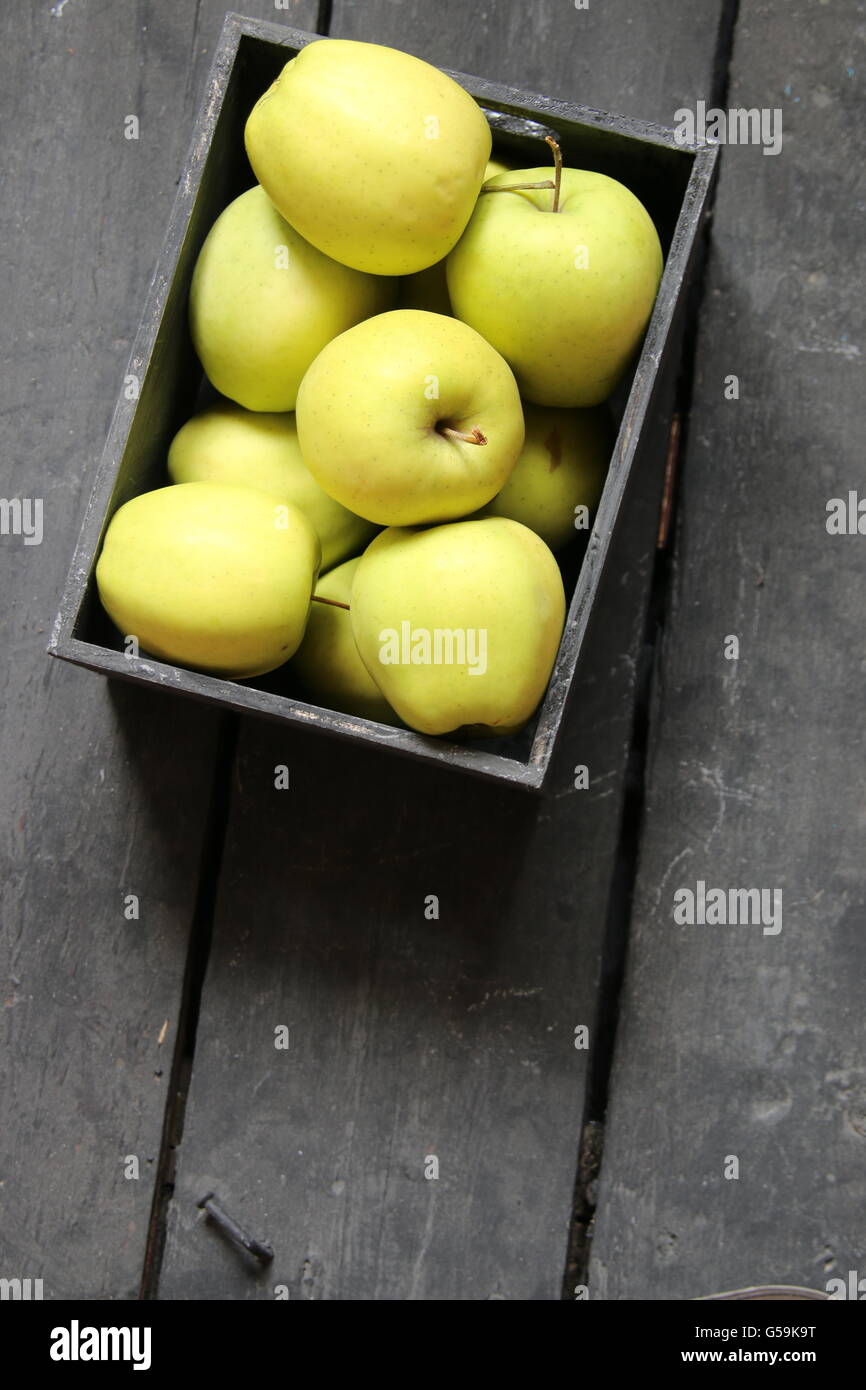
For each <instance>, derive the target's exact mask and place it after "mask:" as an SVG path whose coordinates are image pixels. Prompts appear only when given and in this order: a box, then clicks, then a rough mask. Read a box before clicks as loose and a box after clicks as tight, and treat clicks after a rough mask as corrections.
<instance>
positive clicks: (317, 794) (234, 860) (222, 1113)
mask: <svg viewBox="0 0 866 1390" xmlns="http://www.w3.org/2000/svg"><path fill="white" fill-rule="evenodd" d="M662 8H663V9H665V11H666V12H668V13H671V14H673V12H674V11H678V12H679V13H681V14H683V15H685V14H686V11H687V8H688V7H687V6H685V5H682V6H679V7H677V6H671V5H668V6H664V7H662ZM712 8H713V11H714V13H715V14H716V16H718V13H719V8H718V7H712ZM554 11H556V13H557V14H559V15H560V16H561V15H562V13H563V7H561V6H558V5H557V6H553V5H548V6H538V5H535V6H530V7H529V8H528V9H527V7H525V6H523V5H517V4H508V5H505V4H502V5H497V6H496V13H495V15H494V14H493V11H492V7H491V8H490V9H489V10H487V11H484V12H483V15H484V17H483V18H482V16H481V12H479V11H478V9H477V7H473V8H472V11H471V15H472V24H473V29H472V43H474V44H475V45H476V47H475V48H474V49H468V48H467V42H464V38H465V36H466V35H468V34H469V29H468V27H467V24H468V20H467V16H468V15H469V14H470V11H469V10H468V9H467V7H466V6H464V5H462V4H458V3H449V4H440V5H437V6H435V7H433V6H428V5H425V4H421V3H417V4H411V5H410V4H403V5H400V6H393V5H389V4H384V3H381V4H372V3H371V4H367V5H364V6H363V7H357V8H355V7H349V6H344V5H337V6H335V8H334V23H333V26H332V32H334V33H345V34H350V35H353V36H355V37H363V38H367V39H373V40H379V41H383V42H393V43H396V44H398V45H400V46H403V47H408V48H412V49H413V50H414V51H416V52H420V53H422V54H423V55H424V56H427V57H431V58H432V59H433V60H434V61H436V60H438V61H440V62H442V63H444V64H446V65H449V66H452V67H464V68H467V69H470V70H471V69H472V68H475V69H476V70H477V71H479V72H480V73H481V74H482V75H490V76H493V77H497V78H500V79H502V80H503V81H506V82H510V83H514V84H515V85H523V86H526V85H532V82H533V81H534V82H537V83H539V84H540V85H541V86H542V87H543V89H544V90H550V91H551V92H553V93H555V94H558V95H561V96H563V97H566V98H568V97H575V96H579V95H580V93H579V92H578V91H577V90H576V83H575V80H574V77H573V71H574V64H575V62H576V61H577V56H576V55H577V54H578V52H579V53H580V59H579V61H580V62H581V63H583V64H585V66H586V70H587V71H589V70H591V69H592V67H593V66H594V65H595V66H598V67H601V66H602V64H605V65H607V58H606V56H605V54H606V45H607V44H608V43H609V42H611V41H612V35H613V28H610V27H608V26H607V24H606V23H601V24H599V23H596V24H595V31H594V32H595V34H596V39H595V40H594V43H595V48H594V50H593V51H591V50H590V49H588V48H586V47H585V45H584V44H583V43H582V42H579V41H578V39H577V37H576V36H575V35H576V33H577V31H574V33H573V35H572V38H571V39H570V40H569V42H568V43H567V44H566V43H564V42H563V43H561V44H559V45H553V46H552V47H551V46H550V44H549V43H548V42H547V35H549V33H550V31H551V24H552V22H553V21H552V18H551V17H552V16H553V14H554ZM566 17H567V19H568V20H569V21H570V20H571V16H566ZM542 19H543V20H544V23H543V24H542V23H541V20H542ZM615 20H616V16H615V15H614V18H613V19H612V20H611V25H613V24H614V23H615ZM548 21H549V22H548ZM518 23H519V24H520V25H521V26H522V27H521V28H520V34H521V42H520V45H516V44H515V43H514V42H513V34H514V31H515V26H516V25H518ZM696 43H697V44H698V45H699V49H700V51H699V52H695V53H692V55H691V61H690V64H688V65H686V66H685V68H684V71H683V75H682V79H681V81H682V85H677V83H674V82H671V81H670V80H669V78H668V77H664V78H663V75H662V73H661V71H660V70H659V68H658V67H657V66H655V67H653V66H652V65H647V64H644V65H643V67H642V80H643V87H642V90H641V92H640V93H636V94H635V101H636V104H635V105H634V106H633V108H632V109H633V111H634V112H635V113H636V114H641V115H651V114H658V113H659V109H660V108H661V107H662V106H663V103H664V102H665V101H666V100H668V98H675V99H676V101H677V103H679V101H680V99H681V97H682V98H683V99H684V98H685V95H686V92H687V91H688V90H689V84H690V83H691V81H692V75H691V74H693V73H700V74H702V75H703V80H704V81H705V82H707V83H708V82H709V79H710V73H711V70H712V64H713V55H714V44H715V26H714V25H712V24H710V25H704V26H702V29H701V33H700V35H699V36H696ZM542 50H543V51H542ZM593 55H594V56H593ZM605 71H606V74H607V79H608V86H607V92H608V96H609V104H610V105H611V106H612V107H614V108H616V107H617V105H618V103H619V96H620V84H619V77H618V74H617V72H616V70H615V67H613V66H606V68H605ZM539 74H543V80H542V78H541V77H540V76H539ZM663 81H664V83H665V86H664V89H663V87H662V82H663ZM661 435H662V432H661V430H660V437H659V439H658V441H657V447H656V450H655V454H654V460H650V459H648V460H647V468H646V472H645V474H644V476H643V480H642V485H641V486H640V487H637V488H635V490H634V491H633V493H632V494H631V495H630V497H629V499H628V502H627V515H626V517H625V520H624V524H623V527H622V530H621V532H620V534H619V537H618V540H617V550H616V553H615V555H614V557H613V563H612V564H611V566H610V572H609V574H608V577H607V580H606V582H605V591H604V594H603V597H602V600H601V605H600V607H601V611H602V613H603V620H602V621H600V622H599V623H597V624H596V625H595V627H594V628H593V630H592V633H591V637H590V639H589V640H590V647H591V650H590V655H589V658H588V660H587V663H586V666H585V669H584V674H583V677H582V678H581V679H580V680H579V682H578V689H577V691H576V692H575V695H574V698H573V704H572V709H571V713H570V717H569V721H568V729H567V732H566V733H565V734H564V735H563V738H562V742H561V745H560V746H559V748H558V750H557V754H556V763H555V766H554V769H553V771H552V774H551V779H550V790H549V792H548V793H547V794H546V795H545V796H544V797H543V798H542V800H541V801H540V803H539V804H537V805H534V806H533V805H530V804H527V799H526V798H525V797H524V796H522V795H521V794H520V793H513V792H509V791H502V790H499V789H496V788H491V787H489V786H486V785H484V784H482V783H474V782H472V783H470V782H463V781H459V780H457V779H456V778H455V776H454V775H453V774H451V773H448V772H442V771H439V770H437V769H435V768H430V767H422V766H420V765H418V766H413V767H407V766H403V765H402V763H400V762H398V761H397V760H386V759H380V758H379V757H377V756H376V755H375V753H371V752H369V751H367V750H363V749H359V748H354V747H348V746H347V747H328V746H325V745H324V744H323V743H320V742H317V743H313V742H312V741H310V740H307V739H305V738H304V737H303V736H301V735H299V734H298V733H296V732H290V731H281V730H277V729H274V728H272V727H269V726H265V725H259V724H254V723H250V722H245V723H244V725H243V729H242V737H241V749H240V756H239V762H238V767H237V780H236V785H235V787H234V799H233V811H232V817H231V820H230V824H229V831H228V836H227V842H226V860H225V867H224V876H223V882H222V884H221V893H220V898H219V902H218V908H217V920H216V926H215V935H214V942H213V950H212V955H211V960H210V966H209V971H208V976H207V979H206V982H205V989H204V993H203V999H202V1013H201V1019H200V1025H199V1034H198V1041H197V1050H196V1059H195V1067H194V1071H193V1077H192V1085H191V1090H190V1095H189V1101H188V1106H187V1112H186V1124H185V1130H184V1136H183V1142H182V1145H181V1148H180V1154H179V1169H178V1184H177V1189H176V1193H175V1200H174V1202H173V1203H172V1207H171V1210H170V1213H169V1230H168V1240H167V1245H166V1258H165V1264H164V1267H163V1274H162V1280H161V1284H160V1296H161V1297H162V1298H219V1299H225V1298H233V1299H237V1298H260V1297H263V1298H269V1297H272V1296H273V1291H274V1288H275V1286H284V1287H285V1289H286V1290H288V1292H289V1294H290V1296H291V1297H292V1298H295V1297H300V1298H313V1299H315V1298H328V1299H331V1298H343V1299H345V1298H349V1299H396V1300H403V1299H432V1300H440V1299H487V1298H521V1299H542V1300H544V1299H556V1298H558V1297H559V1296H560V1288H561V1281H562V1273H563V1268H564V1264H565V1255H566V1244H567V1238H568V1232H569V1222H570V1211H571V1197H572V1189H573V1184H574V1176H575V1169H576V1164H577V1150H578V1143H579V1136H580V1129H581V1120H582V1113H583V1107H584V1098H585V1082H586V1075H587V1053H586V1052H585V1051H578V1050H576V1049H575V1047H574V1030H575V1028H576V1027H578V1026H579V1025H581V1024H587V1025H589V1026H590V1028H592V1027H593V1026H594V1019H595V1010H596V1003H597V991H598V981H599V969H600V954H601V945H602V940H603V936H604V927H605V917H606V911H607V903H608V893H609V887H610V879H611V874H612V871H613V862H614V854H615V848H616V843H617V838H618V829H619V820H620V811H621V802H622V792H623V780H624V771H625V767H626V762H627V751H628V746H629V740H630V735H631V722H632V706H633V699H634V686H635V672H636V667H637V661H638V655H639V652H640V646H641V640H642V634H643V623H644V614H645V605H646V597H647V585H648V576H649V573H650V570H651V566H652V560H653V555H654V546H655V538H656V532H657V526H658V505H659V495H660V487H661V466H662V463H663V460H664V438H663V437H661ZM653 462H654V466H653ZM578 763H587V764H588V765H589V768H590V787H589V790H588V791H585V792H580V791H575V790H574V787H573V781H574V774H573V769H574V767H575V765H576V764H578ZM278 764H286V765H287V766H288V767H289V769H290V776H291V787H290V789H289V790H288V791H284V792H279V791H276V790H275V789H274V769H275V767H276V766H277V765H278ZM431 895H435V896H436V897H438V900H439V918H438V920H429V919H428V918H426V917H425V902H426V900H427V899H428V898H429V897H430V896H431ZM280 1026H285V1027H287V1028H288V1030H289V1047H288V1049H287V1050H280V1049H278V1048H276V1047H275V1029H277V1028H278V1027H280ZM432 1158H436V1159H437V1160H438V1164H439V1176H438V1178H433V1177H429V1176H427V1174H429V1172H430V1171H432V1165H431V1164H430V1160H431V1159H432ZM208 1189H214V1190H216V1192H217V1195H218V1197H219V1198H220V1200H222V1201H224V1204H225V1206H226V1208H227V1209H228V1210H230V1211H231V1212H232V1213H233V1214H234V1215H236V1216H237V1218H238V1219H241V1220H243V1221H244V1222H245V1223H246V1224H247V1226H248V1227H249V1228H250V1229H253V1230H255V1232H256V1234H257V1235H259V1236H260V1237H261V1238H263V1239H267V1240H270V1241H271V1242H272V1243H273V1244H274V1246H275V1247H276V1252H277V1254H276V1259H275V1262H274V1265H273V1267H272V1268H271V1269H270V1270H268V1271H266V1272H265V1273H264V1274H261V1273H256V1272H255V1271H250V1270H249V1269H248V1268H247V1267H246V1266H245V1264H243V1263H242V1262H241V1260H239V1259H238V1257H237V1255H236V1253H235V1252H234V1251H233V1250H232V1249H230V1248H227V1247H226V1246H225V1244H224V1242H222V1241H221V1240H220V1239H219V1237H218V1236H217V1235H216V1233H214V1232H213V1231H212V1230H209V1229H207V1228H206V1227H205V1225H204V1224H203V1222H202V1220H201V1216H200V1213H198V1212H197V1210H196V1206H195V1203H196V1201H197V1200H198V1199H199V1198H200V1197H201V1196H202V1194H203V1192H204V1191H206V1190H208Z"/></svg>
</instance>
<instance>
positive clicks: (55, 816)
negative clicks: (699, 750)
mask: <svg viewBox="0 0 866 1390" xmlns="http://www.w3.org/2000/svg"><path fill="white" fill-rule="evenodd" d="M269 8H270V7H269ZM311 9H312V7H311ZM221 22H222V7H221V6H218V5H217V4H216V3H210V0H208V2H207V3H203V4H201V5H196V4H192V3H188V4H165V3H150V2H149V0H142V2H141V3H139V4H137V5H135V6H131V5H130V6H126V5H118V4H115V3H107V2H106V0H91V3H88V4H78V3H75V0H65V2H64V3H57V4H53V5H52V4H49V3H45V4H39V5H35V4H28V5H17V6H5V7H4V8H3V12H2V15H0V64H2V76H0V93H2V96H0V101H2V126H3V132H4V148H5V151H6V157H5V174H4V196H3V202H2V209H0V219H2V230H3V245H4V248H5V258H6V260H5V264H6V271H7V274H6V277H5V286H4V304H3V308H4V312H3V316H2V325H0V344H2V345H0V353H2V378H3V404H2V410H0V441H2V442H0V455H2V460H3V465H2V469H3V478H2V485H0V491H2V493H3V496H4V499H6V500H9V499H13V498H30V499H33V498H39V499H41V500H42V502H43V527H44V533H43V539H42V543H41V544H39V545H25V544H24V543H23V537H22V536H18V535H3V536H0V572H2V578H0V587H2V593H3V607H2V614H0V622H2V649H3V660H2V666H0V670H2V687H3V689H2V708H3V724H2V736H0V737H2V745H0V763H2V769H3V776H2V790H0V804H2V825H3V847H2V855H3V869H2V894H3V906H2V935H0V958H2V959H0V978H2V998H3V1015H2V1017H3V1047H2V1051H0V1276H2V1277H3V1278H42V1279H43V1280H44V1295H45V1297H46V1298H63V1297H87V1298H130V1297H135V1296H136V1293H137V1289H138V1285H139V1280H140V1277H141V1269H142V1261H143V1256H144V1249H145V1239H146V1234H147V1227H148V1220H149V1213H150V1207H151V1199H152V1195H153V1174H154V1171H155V1167H156V1161H157V1158H158V1154H159V1147H160V1135H161V1129H162V1121H163V1111H164V1106H165V1102H166V1090H167V1085H168V1076H169V1071H170V1068H171V1059H172V1052H173V1048H174V1045H175V1038H176V1025H177V1019H178V1011H179V1003H180V998H181V985H182V978H183V971H184V965H185V958H186V951H187V942H188V936H189V929H190V921H191V918H192V914H193V908H194V902H195V897H196V891H197V880H198V870H199V860H200V855H201V848H202V828H203V824H204V821H205V818H206V813H207V806H208V800H209V797H210V791H211V779H212V764H213V758H214V747H215V732H216V721H215V719H214V717H213V716H212V715H211V714H210V713H204V714H203V713H202V711H200V710H194V709H192V708H187V707H185V706H181V705H178V703H177V702H175V701H172V700H167V699H166V698H165V697H160V696H158V695H157V696H154V695H151V694H148V693H145V692H141V691H131V690H129V689H126V688H124V689H119V688H117V687H111V686H109V685H107V684H106V683H104V682H100V681H98V680H95V679H94V678H93V677H92V676H90V675H88V674H85V673H83V672H79V671H76V670H73V669H72V668H71V667H65V666H61V665H60V664H59V663H51V662H49V660H48V658H47V656H46V654H45V648H46V645H47V642H48V636H49V630H50V628H51V624H52V621H53V619H54V615H55V612H56V608H57V603H58V598H59V595H60V592H61V589H62V587H63V583H64V578H65V574H66V570H67V566H68V563H69V557H70V554H71V551H72V547H73V545H74V542H75V536H76V531H77V526H78V522H79V513H80V510H81V506H82V503H83V500H84V498H85V497H86V496H87V494H88V493H89V491H90V486H91V481H92V469H93V464H94V460H96V459H97V458H98V457H99V454H100V451H101V448H102V444H103V441H104V438H105V434H106V430H107V427H108V423H109V418H110V412H111V409H112V407H113V405H114V401H115V399H116V397H117V393H118V390H119V388H120V386H121V384H122V382H123V376H124V373H125V371H126V367H127V359H128V356H129V350H130V342H131V338H132V334H133V332H134V330H135V328H136V326H137V324H138V321H139V318H140V315H141V306H142V303H143V299H144V295H145V291H146V289H147V284H148V279H149V277H150V274H151V272H152V268H153V265H154V263H155V260H156V256H157V253H158V251H159V246H160V241H161V238H162V235H163V232H164V229H165V224H166V219H167V216H168V212H169V209H170V207H171V203H172V200H173V197H174V193H175V181H176V179H177V177H178V174H179V171H180V168H181V166H182V162H183V159H184V156H185V154H186V146H187V144H188V140H189V133H190V131H191V128H192V119H193V115H194V110H195V106H196V105H197V102H198V99H199V94H200V90H201V87H202V84H203V79H204V74H205V72H206V70H207V66H208V64H209V61H210V54H209V52H208V51H207V50H209V48H210V47H211V46H212V43H213V38H214V36H215V34H216V33H218V31H219V27H220V24H221ZM130 114H133V115H137V116H138V118H139V121H140V133H139V139H138V140H137V141H133V140H129V141H128V140H126V139H125V138H124V120H125V117H126V116H127V115H130ZM130 894H135V895H137V896H138V898H139V918H138V920H129V919H127V918H125V916H124V906H125V899H126V897H127V896H128V895H130ZM127 1155H133V1156H135V1157H136V1158H137V1160H138V1163H139V1171H140V1176H139V1178H138V1180H135V1179H132V1178H130V1179H128V1180H127V1179H125V1178H124V1158H125V1156H127Z"/></svg>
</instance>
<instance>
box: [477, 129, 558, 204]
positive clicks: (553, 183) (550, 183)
mask: <svg viewBox="0 0 866 1390" xmlns="http://www.w3.org/2000/svg"><path fill="white" fill-rule="evenodd" d="M544 138H545V140H546V141H547V144H548V145H549V146H550V148H551V150H552V151H553V178H552V179H539V181H538V182H537V183H501V184H499V185H498V186H497V187H495V188H491V187H489V186H488V185H487V184H486V183H485V184H484V185H483V186H482V189H481V192H482V193H519V192H520V191H521V190H523V189H524V188H552V189H553V207H552V208H551V212H559V190H560V186H561V184H562V151H561V150H560V148H559V144H558V142H557V141H556V140H554V138H553V136H552V135H545V137H544Z"/></svg>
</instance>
